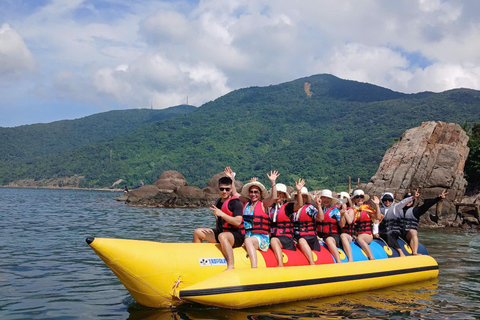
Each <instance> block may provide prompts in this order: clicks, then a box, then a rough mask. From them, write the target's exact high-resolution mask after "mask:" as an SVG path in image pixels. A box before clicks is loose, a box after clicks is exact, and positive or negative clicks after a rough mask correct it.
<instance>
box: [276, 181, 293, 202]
mask: <svg viewBox="0 0 480 320" xmlns="http://www.w3.org/2000/svg"><path fill="white" fill-rule="evenodd" d="M277 192H283V193H285V194H286V195H287V200H290V194H289V193H288V191H287V186H286V185H284V184H283V183H277Z"/></svg>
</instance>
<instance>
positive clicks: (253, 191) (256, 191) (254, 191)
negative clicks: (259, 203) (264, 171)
mask: <svg viewBox="0 0 480 320" xmlns="http://www.w3.org/2000/svg"><path fill="white" fill-rule="evenodd" d="M249 193H258V194H259V193H260V191H258V190H250V191H249Z"/></svg>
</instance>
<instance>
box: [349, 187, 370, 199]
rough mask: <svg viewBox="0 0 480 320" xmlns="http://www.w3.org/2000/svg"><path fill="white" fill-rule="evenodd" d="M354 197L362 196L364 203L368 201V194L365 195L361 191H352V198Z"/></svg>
mask: <svg viewBox="0 0 480 320" xmlns="http://www.w3.org/2000/svg"><path fill="white" fill-rule="evenodd" d="M356 196H364V197H365V202H367V201H368V199H370V196H369V195H368V194H365V192H363V190H360V189H358V190H355V191H353V198H355V197H356Z"/></svg>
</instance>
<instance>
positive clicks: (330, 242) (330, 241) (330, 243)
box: [325, 237, 342, 263]
mask: <svg viewBox="0 0 480 320" xmlns="http://www.w3.org/2000/svg"><path fill="white" fill-rule="evenodd" d="M325 243H326V244H327V247H328V250H329V251H330V253H331V254H332V255H333V257H334V258H335V261H336V262H337V263H340V262H342V261H341V260H340V254H338V248H337V243H336V241H335V239H334V238H333V237H327V239H325Z"/></svg>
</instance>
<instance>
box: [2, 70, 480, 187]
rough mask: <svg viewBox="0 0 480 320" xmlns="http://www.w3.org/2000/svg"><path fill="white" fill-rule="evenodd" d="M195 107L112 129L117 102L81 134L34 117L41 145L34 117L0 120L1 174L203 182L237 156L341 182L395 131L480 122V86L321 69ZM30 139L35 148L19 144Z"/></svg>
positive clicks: (93, 181) (288, 176)
mask: <svg viewBox="0 0 480 320" xmlns="http://www.w3.org/2000/svg"><path fill="white" fill-rule="evenodd" d="M177 108H178V107H177ZM173 110H175V111H177V110H180V109H175V108H172V111H173ZM192 110H194V109H192V108H188V109H186V110H185V109H182V110H181V112H178V113H176V116H173V117H171V118H170V119H167V120H161V121H150V120H151V118H150V120H149V121H143V124H140V123H142V121H137V122H136V124H135V125H133V126H132V125H131V121H133V119H135V118H136V117H137V116H136V115H135V114H134V112H139V114H141V113H142V112H146V111H145V110H144V111H133V110H131V111H129V112H132V113H131V114H130V116H127V118H128V121H127V120H125V122H126V123H123V120H117V121H116V122H115V125H114V127H115V130H116V134H114V135H107V134H105V133H104V132H102V131H101V128H102V127H105V125H104V123H108V122H109V116H110V115H111V116H113V115H115V112H112V113H111V114H109V113H104V114H99V115H94V116H91V117H89V118H91V119H92V121H93V122H92V127H91V128H90V127H89V125H87V124H84V125H85V126H86V127H85V129H86V130H85V131H82V132H84V133H85V132H90V134H85V135H84V134H82V135H81V136H82V139H81V141H82V142H81V143H78V144H73V143H66V142H65V139H64V136H62V135H58V134H57V135H54V134H52V132H53V131H54V130H53V128H54V127H55V126H58V123H51V124H46V125H43V126H42V127H35V128H36V129H38V130H39V131H38V133H36V134H35V136H42V134H43V136H44V137H46V138H45V140H42V147H41V149H42V150H41V151H39V150H38V144H39V143H40V142H39V140H38V139H37V140H35V138H29V137H28V135H26V134H25V130H27V129H31V128H30V127H32V126H22V127H18V128H8V130H10V131H8V135H5V129H7V128H1V129H0V136H1V137H2V139H3V141H6V140H5V139H7V140H8V141H7V144H6V147H3V149H2V150H1V151H2V152H1V153H2V154H3V156H2V158H1V164H2V165H1V169H0V175H1V181H0V182H1V183H3V184H7V183H9V182H11V181H13V180H16V179H27V178H35V179H40V178H52V177H61V176H72V175H80V176H84V177H85V178H84V180H83V182H82V185H81V186H83V187H100V186H102V187H108V186H110V185H111V184H112V183H113V182H115V181H116V180H118V179H124V180H125V181H126V182H127V184H128V185H129V186H132V185H136V184H137V183H138V180H143V181H144V182H145V183H153V182H154V181H155V180H156V179H157V178H158V176H159V175H160V174H161V173H162V172H163V171H166V170H177V171H179V172H181V173H182V174H184V175H185V177H186V178H187V180H188V181H189V183H190V184H191V185H198V186H200V187H203V186H205V185H206V183H207V182H208V180H209V179H210V178H211V177H212V176H213V175H214V174H216V173H218V172H220V171H222V170H223V168H224V167H225V166H231V167H232V168H233V169H234V171H236V172H237V177H238V179H239V180H242V181H247V180H248V179H249V178H250V177H251V176H258V177H259V178H260V180H261V181H263V182H266V178H265V174H266V173H267V172H268V171H270V170H279V172H280V174H281V176H280V178H279V180H280V181H281V182H284V183H287V184H292V182H293V180H294V179H298V177H302V178H305V179H306V180H307V185H308V186H309V187H310V188H312V187H313V188H324V187H329V188H332V189H335V188H337V186H339V185H345V183H346V179H347V177H348V176H352V177H353V178H357V177H360V178H361V179H362V181H364V182H365V181H366V180H367V179H369V178H370V177H371V176H372V175H373V174H374V173H375V171H376V169H377V166H378V164H379V163H380V161H381V158H382V156H383V154H384V152H385V150H386V149H387V148H388V147H389V145H391V144H392V143H393V142H394V139H396V138H398V137H399V136H400V135H401V134H402V133H403V132H404V131H405V130H407V129H409V128H412V127H415V126H418V125H420V124H421V122H423V121H431V120H435V121H446V122H456V123H459V124H463V123H465V122H468V123H475V122H479V121H480V92H479V91H475V90H469V89H455V90H449V91H445V92H441V93H432V92H423V93H418V94H403V93H399V92H394V91H392V90H389V89H385V88H382V87H379V86H375V85H371V84H367V83H360V82H355V81H348V80H342V79H339V78H337V77H334V76H332V75H328V74H322V75H314V76H310V77H306V78H301V79H297V80H294V81H291V82H287V83H283V84H279V85H272V86H268V87H250V88H244V89H240V90H236V91H233V92H230V93H229V94H226V95H224V96H222V97H220V98H218V99H216V100H215V101H211V102H208V103H206V104H204V105H202V106H201V107H199V108H198V109H197V110H194V111H193V112H190V111H192ZM152 111H155V110H152ZM159 111H161V110H159ZM144 116H145V115H144ZM78 121H82V119H79V120H74V121H73V122H72V124H75V125H74V126H72V128H74V127H77V125H79V124H78V123H77V122H78ZM83 121H85V120H83ZM134 128H135V129H134ZM72 130H73V131H76V129H72ZM27 131H28V130H27ZM42 132H43V133H42ZM45 132H49V134H47V133H45ZM120 133H121V134H120ZM20 145H21V146H22V147H19V146H20ZM33 145H35V146H33ZM26 146H32V150H31V151H30V152H27V151H22V152H21V151H20V150H25V149H27V148H28V147H26ZM11 150H16V151H15V152H12V151H11ZM5 153H6V154H8V156H5Z"/></svg>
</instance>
